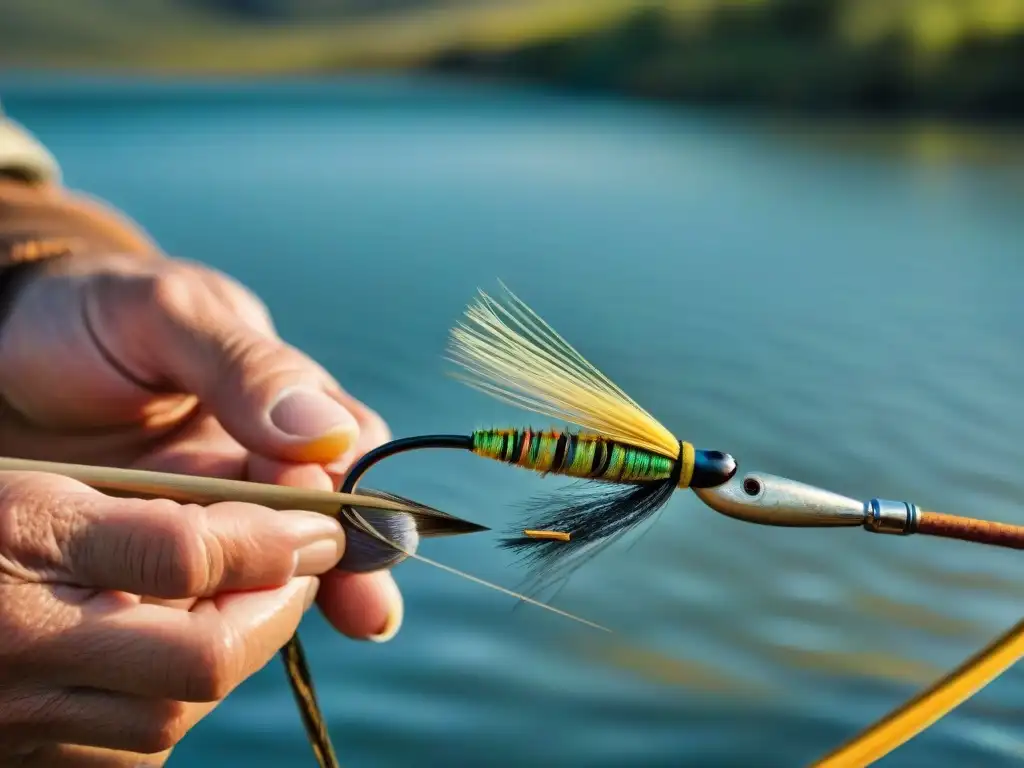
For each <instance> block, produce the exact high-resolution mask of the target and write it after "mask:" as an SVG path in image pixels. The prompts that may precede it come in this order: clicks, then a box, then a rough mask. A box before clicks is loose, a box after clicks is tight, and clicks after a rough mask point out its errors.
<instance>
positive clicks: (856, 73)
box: [432, 0, 1024, 120]
mask: <svg viewBox="0 0 1024 768" xmlns="http://www.w3.org/2000/svg"><path fill="white" fill-rule="evenodd" d="M432 66H433V67H434V68H436V69H438V70H443V71H448V72H459V73H476V74H487V75H500V76H509V77H516V78H528V79H533V80H539V81H543V82H548V83H558V84H561V85H565V86H571V87H575V88H585V89H598V90H606V91H615V92H621V93H627V94H632V95H638V96H644V97H651V98H659V99H670V100H678V101H686V102H701V103H715V104H758V105H766V106H771V107H773V108H784V109H794V108H795V109H800V110H808V111H816V112H857V113H924V114H930V115H945V116H951V117H963V118H988V119H991V118H1006V119H1014V120H1019V119H1021V118H1024V2H1021V1H1020V0H902V1H901V0H704V1H703V2H701V1H699V0H688V1H681V2H670V3H660V4H657V5H651V6H648V7H644V8H639V9H636V10H634V11H633V12H631V13H630V14H628V15H627V17H625V18H623V19H620V20H617V21H616V22H615V23H612V24H609V25H606V26H604V27H602V28H599V29H594V30H590V31H587V32H584V33H580V34H573V35H554V36H550V37H547V38H546V39H543V40H533V41H529V42H525V43H523V44H520V45H513V46H508V47H506V48H504V49H502V50H498V51H495V50H493V49H492V50H482V49H479V48H474V47H472V46H458V47H454V48H452V49H449V50H448V51H445V52H444V53H442V54H441V55H439V56H437V57H435V58H434V59H433V61H432Z"/></svg>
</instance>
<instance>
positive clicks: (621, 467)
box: [473, 429, 693, 483]
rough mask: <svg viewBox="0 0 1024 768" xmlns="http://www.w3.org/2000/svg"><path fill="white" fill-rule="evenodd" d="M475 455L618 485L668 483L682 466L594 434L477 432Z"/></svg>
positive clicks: (474, 437)
mask: <svg viewBox="0 0 1024 768" xmlns="http://www.w3.org/2000/svg"><path fill="white" fill-rule="evenodd" d="M687 445H688V444H687ZM684 450H685V448H684ZM690 450H692V448H691V449H690ZM473 453H475V454H477V455H478V456H484V457H486V458H490V459H494V460H496V461H503V462H506V463H508V464H514V465H516V466H519V467H523V468H525V469H532V470H534V471H536V472H540V473H541V474H548V473H551V474H555V475H566V476H568V477H580V478H587V479H590V480H603V481H606V482H612V483H643V482H659V481H665V480H668V479H669V478H670V477H672V473H673V469H674V467H675V464H676V461H677V460H676V459H672V458H668V457H666V456H662V455H660V454H657V453H653V452H651V451H647V450H643V449H641V448H634V447H632V446H628V445H623V444H622V443H618V442H615V441H613V440H607V439H605V438H603V437H599V436H598V435H594V434H588V433H582V434H572V433H569V432H558V431H555V430H546V431H534V430H530V429H486V430H477V431H475V432H474V433H473ZM689 464H690V467H692V466H693V463H692V458H691V459H690V462H689ZM686 479H687V480H688V479H689V478H686Z"/></svg>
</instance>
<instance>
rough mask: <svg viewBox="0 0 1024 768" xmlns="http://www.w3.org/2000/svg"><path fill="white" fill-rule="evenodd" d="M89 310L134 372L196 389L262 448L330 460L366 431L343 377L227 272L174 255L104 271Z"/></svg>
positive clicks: (246, 441) (104, 338) (251, 444)
mask: <svg viewBox="0 0 1024 768" xmlns="http://www.w3.org/2000/svg"><path fill="white" fill-rule="evenodd" d="M86 315H87V317H88V318H89V321H90V323H91V324H92V325H93V330H94V335H95V337H96V339H97V340H98V341H99V342H100V343H101V344H103V345H105V346H107V347H109V349H108V351H109V353H110V357H112V358H114V359H116V360H118V361H119V362H121V364H122V367H123V368H125V369H127V372H129V373H130V374H131V375H132V377H133V378H134V379H136V380H139V381H141V382H145V383H147V385H148V386H150V387H152V388H156V387H165V388H166V387H172V388H174V389H177V390H178V391H183V392H187V393H190V394H194V395H196V396H197V397H198V398H199V400H200V402H202V403H203V405H204V406H205V407H206V408H207V409H208V410H210V411H211V412H212V413H213V414H214V415H215V416H216V417H217V419H218V421H220V423H221V424H222V425H223V426H224V428H225V429H226V430H227V431H228V432H229V433H230V434H231V435H232V437H234V438H235V439H236V440H238V441H239V442H240V443H241V444H242V445H243V446H244V447H245V448H247V449H248V450H250V451H252V452H254V453H257V454H262V455H264V456H270V457H274V458H278V459H284V460H288V461H296V462H315V463H330V462H333V461H336V460H337V459H338V458H339V457H341V456H342V455H343V454H345V453H346V452H347V451H348V450H349V449H350V448H352V447H353V446H354V445H355V443H356V441H357V439H358V437H359V425H358V423H357V421H356V419H355V417H354V416H353V415H352V413H351V412H350V411H349V409H348V408H347V407H346V405H345V401H346V398H347V396H346V394H345V393H344V392H343V391H342V390H341V387H340V386H339V385H338V384H337V382H335V381H334V379H333V378H332V377H331V376H330V375H329V374H328V373H327V372H326V371H325V370H324V369H323V368H321V367H320V366H319V365H317V364H316V363H315V362H313V361H312V360H311V359H310V358H308V357H307V356H306V355H304V354H302V353H301V352H299V351H298V350H297V349H295V348H293V347H291V346H290V345H288V344H286V343H284V342H283V341H282V340H281V339H280V338H279V337H278V336H277V335H276V334H275V333H274V331H273V330H272V328H271V327H270V323H269V321H268V320H267V319H266V318H267V314H266V311H265V309H263V307H262V305H261V304H260V302H259V301H258V300H257V299H256V298H255V297H254V296H252V295H251V294H249V293H248V292H247V291H245V290H244V289H242V288H240V287H239V286H238V285H237V284H235V283H233V282H232V281H230V280H228V278H226V277H224V276H223V275H220V274H219V273H217V272H214V271H212V270H208V269H205V268H201V267H195V266H185V265H183V264H180V263H178V262H169V263H168V264H167V265H166V266H164V267H163V268H162V269H160V270H159V271H157V272H155V273H152V274H145V275H118V276H116V277H113V278H101V279H98V280H94V281H92V282H91V284H90V290H89V293H88V295H87V300H86Z"/></svg>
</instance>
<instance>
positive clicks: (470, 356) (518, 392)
mask: <svg viewBox="0 0 1024 768" xmlns="http://www.w3.org/2000/svg"><path fill="white" fill-rule="evenodd" d="M502 288H504V290H505V292H506V293H507V296H508V298H507V301H506V303H505V304H502V303H500V302H498V301H496V300H495V299H493V298H491V297H490V296H488V295H487V294H486V293H484V292H483V291H480V297H479V298H478V299H477V301H475V302H473V303H472V304H470V306H469V308H468V309H467V310H466V321H467V322H465V323H459V324H458V325H457V327H456V328H454V329H453V330H452V334H451V341H452V343H451V347H450V358H449V359H450V360H452V362H454V363H456V364H458V365H460V366H462V367H463V368H464V369H465V370H466V371H467V372H468V375H466V374H464V375H461V376H458V378H460V379H462V380H463V381H465V382H466V383H467V384H469V385H470V386H471V387H474V388H475V389H478V390H480V391H482V392H485V393H487V394H489V395H492V396H494V397H496V398H498V399H499V400H503V401H505V402H507V403H510V404H512V405H516V406H518V407H521V408H526V409H527V410H531V411H534V412H536V413H539V414H543V415H546V416H550V417H554V418H559V419H564V420H566V421H568V422H571V423H573V424H576V425H578V426H580V427H582V428H584V429H588V430H591V431H593V432H596V433H598V434H600V435H602V436H603V437H605V438H608V439H611V440H616V441H619V442H622V443H626V444H628V445H632V446H635V447H637V448H644V449H646V450H649V451H653V452H655V453H659V454H661V455H663V456H667V457H669V458H673V459H674V458H676V457H677V456H678V455H679V440H678V439H677V438H676V437H675V436H674V435H673V434H672V433H671V432H670V431H669V430H667V429H666V428H665V427H664V426H662V425H661V424H660V423H659V422H658V421H657V420H656V419H655V418H654V417H653V416H651V415H650V414H649V413H647V411H645V410H644V409H643V408H641V407H640V406H639V405H637V403H636V402H634V401H633V400H632V398H630V397H629V396H628V395H627V394H626V393H625V392H623V391H622V390H621V389H619V387H617V386H616V385H615V384H613V383H612V382H611V381H610V380H609V379H608V378H607V377H606V376H605V375H604V374H602V373H601V372H600V371H599V370H598V369H597V368H595V367H594V366H593V365H591V364H590V363H589V362H587V361H586V360H585V359H584V358H583V356H582V355H581V354H580V353H579V352H577V351H576V350H575V349H573V348H572V347H571V346H570V345H569V344H568V342H566V341H565V339H563V338H562V337H561V336H559V335H558V334H557V333H556V332H555V331H554V329H553V328H551V327H550V326H549V325H548V324H547V323H545V322H544V321H543V320H542V319H541V318H540V317H539V316H538V315H537V314H536V313H535V312H533V310H531V309H530V308H529V307H527V306H526V304H524V303H523V302H522V301H521V300H520V299H519V298H518V297H516V296H515V295H514V294H513V293H512V292H511V291H509V290H508V289H507V288H505V287H504V285H503V286H502Z"/></svg>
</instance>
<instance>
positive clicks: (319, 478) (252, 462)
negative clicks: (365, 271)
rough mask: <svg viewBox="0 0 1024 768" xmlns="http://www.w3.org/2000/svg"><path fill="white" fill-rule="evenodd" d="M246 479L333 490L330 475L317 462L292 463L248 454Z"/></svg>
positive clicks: (272, 483) (292, 486)
mask: <svg viewBox="0 0 1024 768" xmlns="http://www.w3.org/2000/svg"><path fill="white" fill-rule="evenodd" d="M246 479H248V480H251V481H252V482H254V483H270V484H271V485H286V486H289V487H291V488H310V489H315V490H320V491H333V490H334V483H333V482H332V481H331V477H330V475H329V474H328V473H327V471H326V470H325V469H324V468H323V467H322V466H320V465H319V464H292V463H289V462H284V461H277V460H275V459H268V458H266V457H264V456H260V455H259V454H250V455H249V459H248V462H247V466H246Z"/></svg>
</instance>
